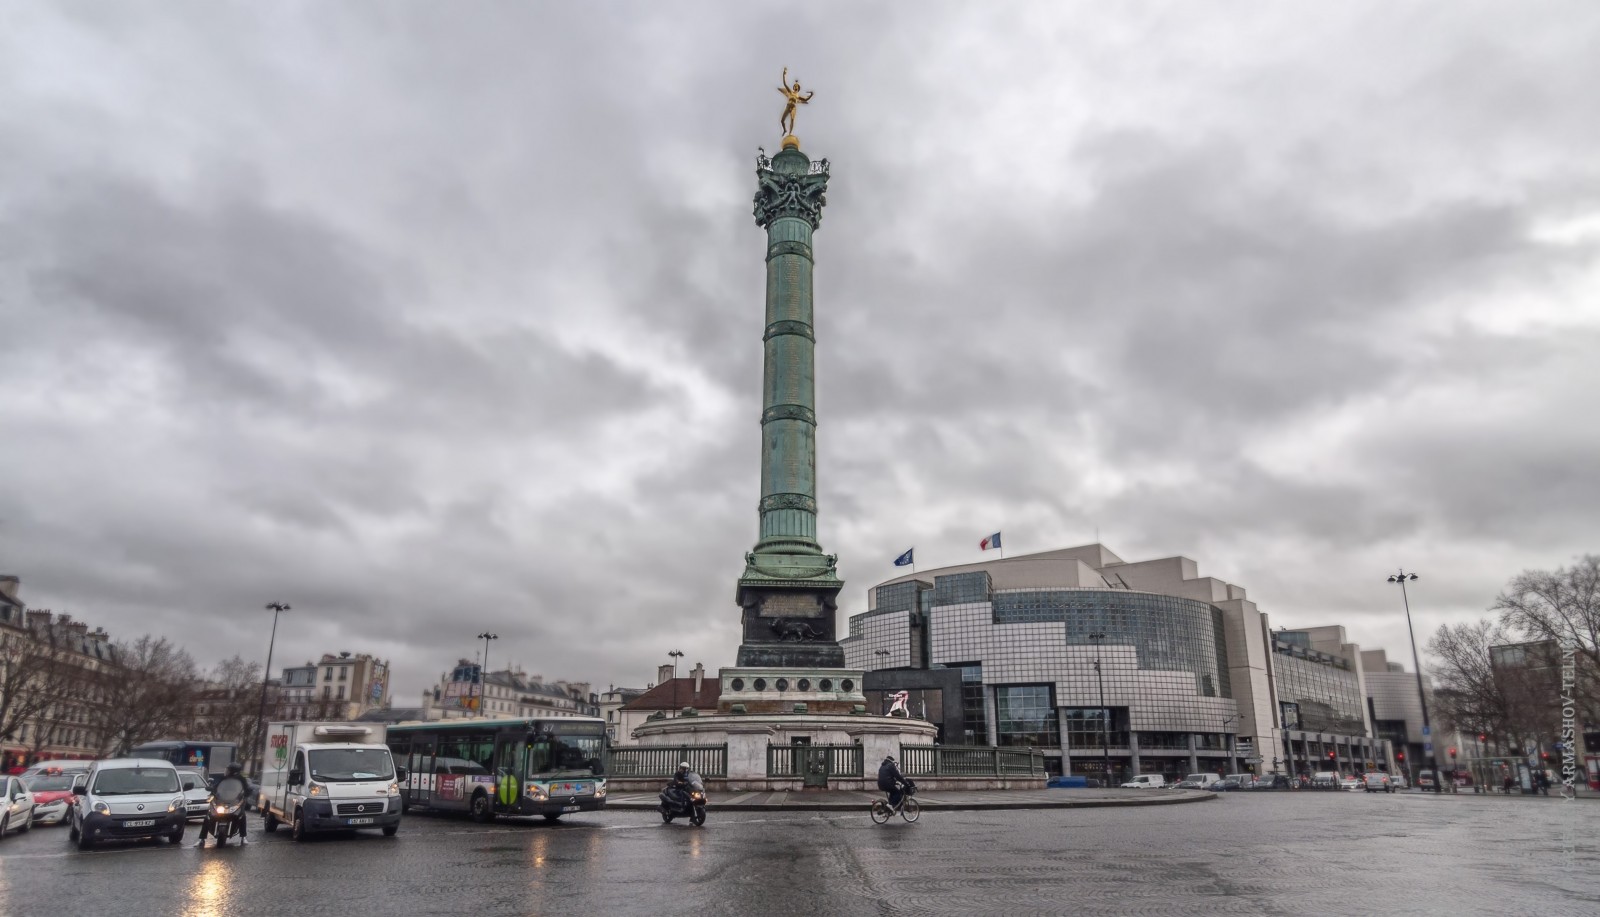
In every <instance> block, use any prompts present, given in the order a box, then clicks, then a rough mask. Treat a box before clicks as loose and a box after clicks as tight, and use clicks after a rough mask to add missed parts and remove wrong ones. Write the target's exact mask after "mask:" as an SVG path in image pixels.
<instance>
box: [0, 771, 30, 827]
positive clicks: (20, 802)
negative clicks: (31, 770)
mask: <svg viewBox="0 0 1600 917" xmlns="http://www.w3.org/2000/svg"><path fill="white" fill-rule="evenodd" d="M32 827H33V793H31V792H29V790H28V785H27V784H26V783H24V782H22V778H21V777H0V837H5V836H6V835H7V834H9V833H13V832H18V831H26V830H28V829H29V828H32Z"/></svg>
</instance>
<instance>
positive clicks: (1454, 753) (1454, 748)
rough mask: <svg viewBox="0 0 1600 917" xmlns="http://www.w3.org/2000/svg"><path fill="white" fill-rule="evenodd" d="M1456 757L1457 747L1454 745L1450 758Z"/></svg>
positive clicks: (1451, 748)
mask: <svg viewBox="0 0 1600 917" xmlns="http://www.w3.org/2000/svg"><path fill="white" fill-rule="evenodd" d="M1455 756H1456V747H1455V746H1454V745H1452V746H1450V757H1452V758H1454V757H1455Z"/></svg>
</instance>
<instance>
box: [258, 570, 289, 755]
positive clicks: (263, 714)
mask: <svg viewBox="0 0 1600 917" xmlns="http://www.w3.org/2000/svg"><path fill="white" fill-rule="evenodd" d="M267 610H268V611H270V612H272V636H271V637H269V638H267V668H266V670H265V671H263V672H262V673H261V710H260V711H259V712H258V713H257V714H256V772H257V773H262V772H264V771H265V770H266V767H267V683H268V682H269V681H271V680H272V648H273V647H274V646H275V645H276V644H277V642H278V615H281V614H283V613H284V612H286V611H288V610H289V603H287V602H268V603H267Z"/></svg>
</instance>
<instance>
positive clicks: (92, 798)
mask: <svg viewBox="0 0 1600 917" xmlns="http://www.w3.org/2000/svg"><path fill="white" fill-rule="evenodd" d="M72 795H73V797H74V799H73V806H72V814H71V817H72V822H71V826H70V827H69V828H68V829H67V836H68V837H70V838H72V840H74V841H76V842H77V844H78V849H79V850H88V849H89V848H90V847H93V846H94V845H95V844H97V843H99V842H101V841H110V840H124V839H128V838H149V837H164V838H166V839H167V841H168V842H169V843H172V844H180V843H182V842H183V829H184V827H185V826H186V824H187V818H188V814H189V813H188V800H187V799H185V798H184V796H183V792H182V783H181V782H180V781H179V779H178V769H177V768H176V767H173V766H172V762H170V761H162V760H159V759H156V758H113V759H111V760H108V761H96V762H94V765H93V766H92V767H90V768H89V773H88V774H87V775H85V776H84V777H82V778H80V779H77V780H74V782H73V785H72Z"/></svg>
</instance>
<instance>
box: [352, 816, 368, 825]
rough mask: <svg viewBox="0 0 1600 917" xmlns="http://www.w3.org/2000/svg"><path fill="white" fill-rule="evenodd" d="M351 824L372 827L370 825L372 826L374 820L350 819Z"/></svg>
mask: <svg viewBox="0 0 1600 917" xmlns="http://www.w3.org/2000/svg"><path fill="white" fill-rule="evenodd" d="M349 824H352V825H370V824H372V819H370V818H352V819H350V821H349Z"/></svg>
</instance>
